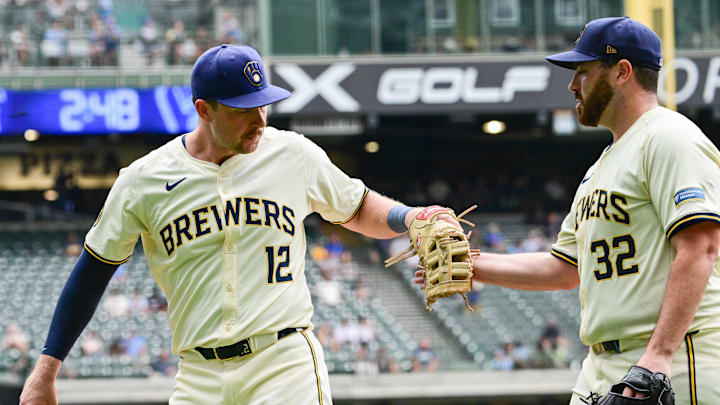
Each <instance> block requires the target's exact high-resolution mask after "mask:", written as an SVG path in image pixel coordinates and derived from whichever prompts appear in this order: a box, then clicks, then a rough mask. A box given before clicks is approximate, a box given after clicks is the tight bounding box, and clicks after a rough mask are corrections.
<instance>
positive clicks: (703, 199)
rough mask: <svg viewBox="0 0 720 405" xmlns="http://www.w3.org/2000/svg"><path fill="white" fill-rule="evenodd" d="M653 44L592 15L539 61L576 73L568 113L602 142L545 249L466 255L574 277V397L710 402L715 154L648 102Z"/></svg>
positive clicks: (536, 279) (718, 356)
mask: <svg viewBox="0 0 720 405" xmlns="http://www.w3.org/2000/svg"><path fill="white" fill-rule="evenodd" d="M660 50H661V46H660V39H659V38H658V36H657V35H656V34H655V33H654V32H652V30H650V29H649V28H648V27H646V26H644V25H642V24H641V23H639V22H637V21H634V20H632V19H630V18H627V17H622V18H601V19H597V20H593V21H591V22H590V23H588V24H587V25H586V26H585V28H584V29H583V31H582V33H581V34H580V37H579V38H578V40H577V41H576V43H575V48H574V50H572V51H568V52H564V53H560V54H557V55H552V56H549V57H548V58H547V60H548V61H550V62H551V63H554V64H556V65H559V66H561V67H564V68H568V69H573V70H574V71H575V75H574V76H573V78H572V81H571V82H570V86H569V89H570V92H571V93H573V94H574V96H575V99H576V100H577V102H578V103H577V106H576V110H577V114H578V120H579V122H580V123H581V124H583V125H586V126H598V125H601V126H604V127H606V128H608V129H609V130H610V131H611V132H612V137H613V138H612V140H613V142H612V144H610V145H609V146H608V147H607V148H605V150H603V151H602V153H601V154H600V157H599V158H598V160H597V162H596V163H595V164H594V165H592V167H590V169H589V170H588V171H587V173H585V175H584V176H583V177H582V180H581V181H580V185H579V186H578V189H577V192H576V194H575V198H574V200H573V203H572V206H571V207H570V213H569V214H568V216H567V217H566V218H565V220H564V222H563V224H562V229H561V231H560V233H559V235H558V240H557V242H556V243H555V244H554V245H553V247H552V251H551V252H548V253H531V254H514V255H495V254H484V253H483V254H480V255H479V256H475V257H474V262H473V267H474V269H473V270H474V278H475V279H476V280H478V281H482V282H486V283H493V284H497V285H501V286H505V287H510V288H518V289H528V290H553V289H573V288H575V287H577V286H578V285H579V299H580V307H581V324H580V339H581V340H582V342H583V343H584V344H586V345H587V346H589V347H590V350H589V353H588V356H587V358H586V359H585V361H584V362H583V365H582V371H581V372H580V376H579V377H578V379H577V383H576V385H575V388H574V389H573V394H572V398H571V400H570V404H572V405H580V404H603V405H606V404H628V405H629V404H660V403H662V404H664V405H668V404H672V403H673V391H674V394H675V397H676V398H677V399H676V402H677V403H678V404H690V405H697V404H703V405H717V404H720V384H718V382H719V381H720V263H718V261H717V259H718V249H719V248H720V225H719V224H718V222H719V221H720V166H719V165H720V153H719V152H718V150H717V148H716V147H715V146H714V145H713V144H712V143H711V142H710V141H709V140H708V139H707V137H705V135H704V134H703V133H702V132H701V130H700V129H699V128H698V127H696V126H695V125H694V124H693V123H692V122H691V121H690V120H689V119H687V118H686V117H684V116H683V115H681V114H678V113H676V112H673V111H671V110H668V109H665V108H663V107H660V106H658V101H657V97H656V90H657V82H658V71H659V70H660V68H661V66H662V58H661V52H660ZM668 377H669V378H668ZM640 398H642V399H640Z"/></svg>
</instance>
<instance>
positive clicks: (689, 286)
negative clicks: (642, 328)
mask: <svg viewBox="0 0 720 405" xmlns="http://www.w3.org/2000/svg"><path fill="white" fill-rule="evenodd" d="M716 256H717V255H716V254H693V253H691V252H688V253H685V254H678V256H677V257H676V258H675V261H674V262H673V265H672V269H671V270H670V278H669V279H668V283H667V287H666V289H665V297H664V299H663V305H662V309H661V310H660V316H659V318H658V321H657V324H656V326H655V330H654V331H653V335H652V338H651V339H650V342H649V343H648V348H647V350H648V351H649V352H651V353H654V354H656V355H659V356H668V357H669V356H672V354H673V353H675V351H676V350H677V349H678V347H679V346H680V344H681V343H682V341H683V337H684V336H685V334H686V333H687V332H688V328H689V326H690V323H691V322H692V319H693V317H694V316H695V313H696V312H697V309H698V307H699V306H700V301H701V300H702V297H703V294H704V292H705V287H706V286H707V283H708V279H709V278H710V274H711V273H712V270H713V263H714V262H715V257H716Z"/></svg>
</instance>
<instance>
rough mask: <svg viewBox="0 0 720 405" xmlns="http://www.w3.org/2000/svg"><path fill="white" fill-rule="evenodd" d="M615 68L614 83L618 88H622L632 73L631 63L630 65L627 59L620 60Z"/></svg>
mask: <svg viewBox="0 0 720 405" xmlns="http://www.w3.org/2000/svg"><path fill="white" fill-rule="evenodd" d="M615 68H616V76H615V81H616V83H617V84H618V86H622V85H623V84H625V83H626V82H627V81H628V80H630V77H631V76H632V73H633V67H632V63H630V61H629V60H627V59H620V60H619V61H618V63H617V64H616V65H615Z"/></svg>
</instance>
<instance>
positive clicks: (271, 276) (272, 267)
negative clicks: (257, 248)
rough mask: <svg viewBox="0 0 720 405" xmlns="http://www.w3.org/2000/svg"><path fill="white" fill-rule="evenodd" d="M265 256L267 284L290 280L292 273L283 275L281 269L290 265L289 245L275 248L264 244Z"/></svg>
mask: <svg viewBox="0 0 720 405" xmlns="http://www.w3.org/2000/svg"><path fill="white" fill-rule="evenodd" d="M265 256H266V257H267V265H268V267H267V269H268V270H267V282H268V284H273V283H284V282H287V281H292V279H293V278H292V273H287V274H285V275H283V271H286V270H287V269H288V268H289V267H290V246H279V247H278V248H277V250H275V246H265ZM275 263H277V265H276V264H275Z"/></svg>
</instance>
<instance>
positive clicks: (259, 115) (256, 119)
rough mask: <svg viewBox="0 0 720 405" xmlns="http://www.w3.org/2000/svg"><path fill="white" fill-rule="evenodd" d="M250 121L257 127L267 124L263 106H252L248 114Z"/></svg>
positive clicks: (263, 126)
mask: <svg viewBox="0 0 720 405" xmlns="http://www.w3.org/2000/svg"><path fill="white" fill-rule="evenodd" d="M250 122H251V124H252V125H255V126H257V127H258V128H265V127H266V126H267V110H266V109H265V107H257V108H253V109H252V111H251V115H250Z"/></svg>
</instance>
